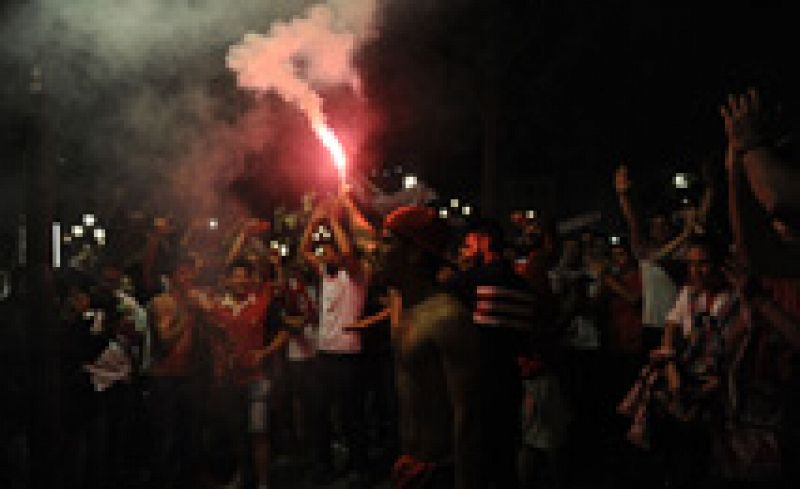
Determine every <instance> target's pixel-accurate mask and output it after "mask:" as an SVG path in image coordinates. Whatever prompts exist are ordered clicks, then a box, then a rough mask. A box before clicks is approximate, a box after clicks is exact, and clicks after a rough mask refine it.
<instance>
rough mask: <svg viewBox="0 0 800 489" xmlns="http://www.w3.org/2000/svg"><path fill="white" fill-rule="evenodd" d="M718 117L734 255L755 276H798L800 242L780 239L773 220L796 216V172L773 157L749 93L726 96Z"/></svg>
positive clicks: (758, 105)
mask: <svg viewBox="0 0 800 489" xmlns="http://www.w3.org/2000/svg"><path fill="white" fill-rule="evenodd" d="M721 114H722V119H723V122H724V127H725V133H726V135H727V137H728V149H727V154H726V158H725V166H726V170H727V173H728V204H729V208H728V211H729V214H730V221H731V229H732V230H733V234H734V242H735V245H736V249H737V254H738V255H739V258H740V260H742V261H744V262H746V263H747V264H748V265H749V266H750V268H751V270H752V272H753V273H755V274H757V275H778V276H785V275H797V274H800V244H798V243H797V242H796V241H795V242H792V241H791V240H784V239H782V237H781V236H780V235H779V234H778V233H777V232H776V230H775V229H774V221H773V220H774V219H775V218H780V217H782V216H783V215H787V216H788V215H791V214H793V213H794V214H796V213H797V209H796V208H797V206H798V204H800V196H798V195H797V194H798V193H800V190H798V185H800V183H798V171H797V170H796V169H791V168H790V166H789V165H788V164H783V163H780V162H778V161H777V160H776V159H775V158H774V157H773V153H772V150H771V149H770V146H769V144H770V137H769V136H768V133H767V130H766V127H767V126H768V123H767V122H766V121H765V120H764V119H765V117H766V116H765V114H764V112H763V110H762V109H761V103H760V101H759V99H758V94H757V93H756V92H755V91H754V90H751V91H750V93H748V95H746V96H745V95H740V96H738V97H736V96H733V95H731V96H729V98H728V104H727V105H724V106H723V107H722V108H721ZM781 174H783V175H782V176H781ZM792 207H794V208H795V209H794V210H792Z"/></svg>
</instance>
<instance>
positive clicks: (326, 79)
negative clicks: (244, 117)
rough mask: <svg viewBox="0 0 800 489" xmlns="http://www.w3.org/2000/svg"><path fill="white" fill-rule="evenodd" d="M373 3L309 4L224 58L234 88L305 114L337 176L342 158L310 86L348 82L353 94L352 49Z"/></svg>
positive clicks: (364, 32)
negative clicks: (276, 98) (269, 97)
mask: <svg viewBox="0 0 800 489" xmlns="http://www.w3.org/2000/svg"><path fill="white" fill-rule="evenodd" d="M375 4H376V0H330V1H328V2H327V3H324V4H318V5H315V6H312V7H310V8H309V9H308V10H306V12H305V13H304V15H303V16H302V17H298V18H295V19H293V20H291V21H289V22H276V23H274V24H272V26H271V27H270V29H269V32H268V33H267V34H265V35H262V34H254V33H250V34H247V35H245V37H244V39H243V40H242V42H241V43H239V44H237V45H235V46H232V47H231V48H230V50H229V52H228V56H227V60H226V62H227V66H228V68H229V69H231V70H232V71H234V72H235V73H236V75H237V81H238V84H239V86H240V87H242V88H246V89H250V90H255V91H259V92H274V93H276V94H277V95H279V96H280V97H281V98H283V99H284V100H285V101H286V102H289V103H291V104H294V105H295V106H297V107H298V108H299V109H300V110H301V111H302V112H303V113H304V114H305V115H306V117H308V120H309V122H310V124H311V127H312V129H313V130H314V132H315V134H316V135H317V137H318V138H319V139H320V141H321V142H322V144H323V145H324V146H325V148H326V149H327V150H328V151H329V152H330V153H331V156H332V158H333V161H334V164H335V165H336V167H337V169H338V170H339V173H340V175H341V176H342V178H344V174H345V171H346V170H345V167H346V160H347V157H346V154H345V151H344V148H343V147H342V144H341V143H340V141H339V140H338V138H337V137H336V135H335V134H334V132H333V129H332V128H331V127H330V126H329V125H328V124H327V122H326V119H325V113H324V111H323V101H322V97H321V96H320V95H319V93H318V92H317V91H316V90H317V89H318V88H323V87H332V86H349V87H350V88H352V89H353V91H354V92H355V93H359V90H360V82H359V78H358V74H357V72H356V70H355V68H354V66H353V54H354V53H355V50H356V49H357V47H358V46H359V45H360V43H362V42H363V41H364V40H365V39H366V38H368V36H369V35H370V26H371V21H372V17H373V15H374V11H375V6H376V5H375Z"/></svg>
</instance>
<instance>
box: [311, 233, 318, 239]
mask: <svg viewBox="0 0 800 489" xmlns="http://www.w3.org/2000/svg"><path fill="white" fill-rule="evenodd" d="M311 239H312V240H314V241H319V233H314V234H312V235H311Z"/></svg>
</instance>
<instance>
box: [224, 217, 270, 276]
mask: <svg viewBox="0 0 800 489" xmlns="http://www.w3.org/2000/svg"><path fill="white" fill-rule="evenodd" d="M269 229H270V223H269V221H263V220H261V219H255V218H253V219H247V220H246V221H245V222H244V223H243V224H242V227H241V229H240V230H239V232H238V233H237V234H236V238H234V240H233V243H232V244H231V247H230V249H228V253H227V255H226V256H225V264H226V265H230V264H231V263H232V262H233V261H234V260H235V259H236V258H237V257H238V256H239V254H240V253H241V251H242V247H244V244H245V243H246V242H247V238H249V237H250V236H255V235H257V234H260V233H265V232H267V231H269Z"/></svg>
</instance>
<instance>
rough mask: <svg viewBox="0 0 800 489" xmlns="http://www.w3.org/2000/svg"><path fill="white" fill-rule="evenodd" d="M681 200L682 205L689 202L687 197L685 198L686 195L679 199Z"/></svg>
mask: <svg viewBox="0 0 800 489" xmlns="http://www.w3.org/2000/svg"><path fill="white" fill-rule="evenodd" d="M681 202H683V205H686V204H688V203H689V199H687V198H686V197H684V198H683V200H681Z"/></svg>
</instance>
